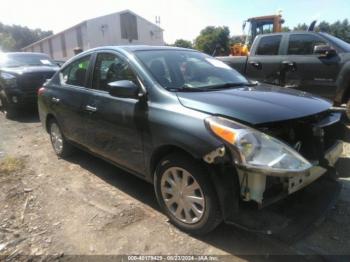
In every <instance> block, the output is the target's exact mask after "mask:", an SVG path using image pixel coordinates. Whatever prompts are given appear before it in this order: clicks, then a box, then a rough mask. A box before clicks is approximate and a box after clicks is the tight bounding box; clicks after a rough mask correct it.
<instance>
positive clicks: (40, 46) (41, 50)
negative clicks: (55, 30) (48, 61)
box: [39, 42, 44, 53]
mask: <svg viewBox="0 0 350 262" xmlns="http://www.w3.org/2000/svg"><path fill="white" fill-rule="evenodd" d="M39 48H40V53H44V48H43V42H40V43H39Z"/></svg>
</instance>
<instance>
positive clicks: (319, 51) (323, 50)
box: [314, 45, 337, 58]
mask: <svg viewBox="0 0 350 262" xmlns="http://www.w3.org/2000/svg"><path fill="white" fill-rule="evenodd" d="M314 54H315V55H318V56H319V57H320V58H327V57H332V56H335V55H336V54H337V51H335V49H334V48H333V47H331V46H329V45H316V46H315V47H314Z"/></svg>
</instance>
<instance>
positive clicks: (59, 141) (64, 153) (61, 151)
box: [48, 120, 73, 158]
mask: <svg viewBox="0 0 350 262" xmlns="http://www.w3.org/2000/svg"><path fill="white" fill-rule="evenodd" d="M48 129H49V134H50V140H51V144H52V148H53V150H54V151H55V153H56V155H57V156H59V157H61V158H66V157H68V156H70V155H71V154H72V152H73V146H72V145H71V144H69V143H68V142H67V140H66V139H65V138H64V136H63V134H62V131H61V128H60V127H59V125H58V123H57V122H56V121H55V120H51V121H50V123H49V128H48Z"/></svg>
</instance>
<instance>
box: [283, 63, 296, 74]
mask: <svg viewBox="0 0 350 262" xmlns="http://www.w3.org/2000/svg"><path fill="white" fill-rule="evenodd" d="M282 66H283V69H285V70H289V71H293V72H294V71H296V70H297V64H296V63H295V62H292V61H282Z"/></svg>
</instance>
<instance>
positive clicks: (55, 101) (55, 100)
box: [51, 97, 61, 104]
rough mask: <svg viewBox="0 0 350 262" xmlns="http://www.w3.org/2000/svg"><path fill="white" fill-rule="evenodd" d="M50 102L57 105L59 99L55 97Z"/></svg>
mask: <svg viewBox="0 0 350 262" xmlns="http://www.w3.org/2000/svg"><path fill="white" fill-rule="evenodd" d="M51 101H52V102H53V103H55V104H58V103H59V102H60V101H61V99H59V98H57V97H53V98H51Z"/></svg>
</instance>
